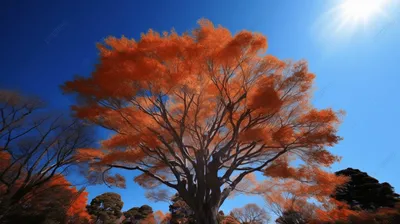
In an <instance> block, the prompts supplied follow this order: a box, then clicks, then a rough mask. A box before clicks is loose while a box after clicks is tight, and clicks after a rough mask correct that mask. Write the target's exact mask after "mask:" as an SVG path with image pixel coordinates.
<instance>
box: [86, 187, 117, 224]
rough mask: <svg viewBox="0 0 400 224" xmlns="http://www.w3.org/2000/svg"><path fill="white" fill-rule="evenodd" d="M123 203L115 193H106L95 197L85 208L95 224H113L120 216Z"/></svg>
mask: <svg viewBox="0 0 400 224" xmlns="http://www.w3.org/2000/svg"><path fill="white" fill-rule="evenodd" d="M123 205H124V203H123V202H122V200H121V196H120V195H119V194H117V193H111V192H107V193H104V194H101V195H99V196H96V197H95V198H93V199H92V201H91V202H90V204H89V205H88V206H87V207H86V209H87V211H88V213H89V214H90V215H91V216H92V217H93V221H94V223H96V224H113V223H115V222H116V221H117V220H118V219H119V218H120V217H121V215H122V212H121V209H122V207H123Z"/></svg>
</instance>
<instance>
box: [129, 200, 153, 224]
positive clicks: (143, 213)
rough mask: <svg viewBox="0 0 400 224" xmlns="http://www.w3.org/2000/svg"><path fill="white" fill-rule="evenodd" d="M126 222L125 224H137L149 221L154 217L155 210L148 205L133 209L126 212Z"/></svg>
mask: <svg viewBox="0 0 400 224" xmlns="http://www.w3.org/2000/svg"><path fill="white" fill-rule="evenodd" d="M124 216H125V220H124V222H123V223H124V224H128V223H129V224H130V223H132V224H137V223H140V222H143V221H145V220H148V219H149V218H152V217H153V209H152V208H151V207H150V206H148V205H143V206H141V207H133V208H131V209H129V210H128V211H126V212H124Z"/></svg>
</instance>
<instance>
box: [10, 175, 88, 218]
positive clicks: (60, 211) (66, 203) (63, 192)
mask: <svg viewBox="0 0 400 224" xmlns="http://www.w3.org/2000/svg"><path fill="white" fill-rule="evenodd" d="M86 203H87V192H85V189H84V188H83V189H81V190H77V189H76V188H75V187H73V186H72V185H71V183H69V182H68V181H67V180H66V179H65V178H64V177H63V176H61V175H58V176H55V177H53V178H52V179H51V180H50V181H49V182H46V183H45V184H44V185H42V186H41V187H40V188H36V189H35V190H34V191H32V192H30V193H29V194H27V195H26V196H25V197H24V198H23V200H22V201H21V202H20V203H19V204H18V205H16V206H14V207H13V210H12V211H10V212H8V213H7V215H6V216H4V218H3V219H2V223H27V224H42V223H65V224H79V223H82V224H83V223H88V221H89V218H90V216H89V214H87V212H86V208H85V207H86Z"/></svg>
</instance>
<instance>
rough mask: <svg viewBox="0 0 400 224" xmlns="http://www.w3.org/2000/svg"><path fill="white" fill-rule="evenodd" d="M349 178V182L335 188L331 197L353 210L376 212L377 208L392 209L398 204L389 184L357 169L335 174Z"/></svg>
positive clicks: (399, 199) (398, 199)
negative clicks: (380, 181)
mask: <svg viewBox="0 0 400 224" xmlns="http://www.w3.org/2000/svg"><path fill="white" fill-rule="evenodd" d="M336 175H343V176H347V177H349V178H350V180H349V182H347V183H346V184H344V185H342V186H340V187H338V188H337V190H336V192H335V194H334V195H333V197H334V198H335V199H336V200H339V201H343V202H346V203H347V204H348V205H350V208H351V209H353V210H367V211H376V210H377V209H379V208H394V207H395V206H396V203H399V202H400V195H399V194H396V193H395V192H394V190H393V187H392V186H391V185H390V184H389V183H386V182H384V183H379V181H378V180H376V179H375V178H373V177H371V176H369V175H368V174H367V173H365V172H361V171H360V170H358V169H353V168H347V169H344V170H340V171H338V172H336Z"/></svg>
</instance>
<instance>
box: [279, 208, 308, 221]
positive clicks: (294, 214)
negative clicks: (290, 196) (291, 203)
mask: <svg viewBox="0 0 400 224" xmlns="http://www.w3.org/2000/svg"><path fill="white" fill-rule="evenodd" d="M275 222H276V223H278V224H307V223H308V220H307V219H306V218H305V217H304V216H303V214H301V213H300V212H298V211H294V210H289V211H285V212H283V214H282V216H280V217H279V218H278V219H277V220H275Z"/></svg>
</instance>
